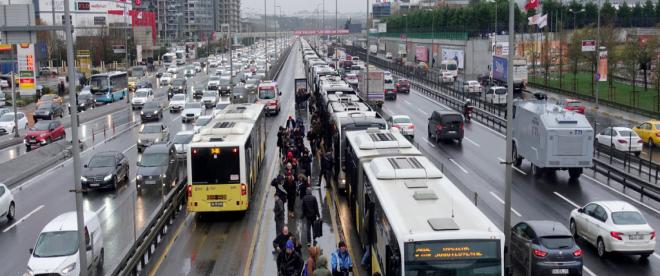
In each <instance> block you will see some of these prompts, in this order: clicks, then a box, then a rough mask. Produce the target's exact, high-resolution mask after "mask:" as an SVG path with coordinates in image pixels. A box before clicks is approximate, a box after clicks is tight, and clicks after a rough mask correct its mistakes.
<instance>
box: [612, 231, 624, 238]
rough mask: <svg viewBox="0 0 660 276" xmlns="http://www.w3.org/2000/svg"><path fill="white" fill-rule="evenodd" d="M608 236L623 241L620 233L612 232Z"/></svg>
mask: <svg viewBox="0 0 660 276" xmlns="http://www.w3.org/2000/svg"><path fill="white" fill-rule="evenodd" d="M610 236H612V238H615V239H617V240H623V238H622V237H621V236H623V233H621V232H614V231H612V232H610Z"/></svg>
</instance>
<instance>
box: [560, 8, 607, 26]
mask: <svg viewBox="0 0 660 276" xmlns="http://www.w3.org/2000/svg"><path fill="white" fill-rule="evenodd" d="M568 12H570V13H572V14H573V30H575V28H577V26H576V25H575V17H576V15H577V14H578V13H581V12H584V9H580V10H577V11H575V10H573V9H568ZM598 17H599V18H600V9H598ZM598 23H599V24H600V19H599V20H598Z"/></svg>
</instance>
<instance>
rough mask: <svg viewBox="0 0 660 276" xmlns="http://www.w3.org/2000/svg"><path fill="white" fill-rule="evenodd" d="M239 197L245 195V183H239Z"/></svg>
mask: <svg viewBox="0 0 660 276" xmlns="http://www.w3.org/2000/svg"><path fill="white" fill-rule="evenodd" d="M241 195H242V196H244V195H247V185H245V183H241Z"/></svg>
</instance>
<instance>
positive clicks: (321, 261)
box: [312, 255, 332, 276]
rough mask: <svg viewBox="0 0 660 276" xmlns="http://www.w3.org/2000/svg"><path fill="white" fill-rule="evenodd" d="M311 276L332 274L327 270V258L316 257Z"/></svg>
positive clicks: (329, 275) (330, 275)
mask: <svg viewBox="0 0 660 276" xmlns="http://www.w3.org/2000/svg"><path fill="white" fill-rule="evenodd" d="M312 276H332V273H330V270H329V269H328V257H326V256H324V255H321V256H319V257H318V260H317V262H316V269H315V270H314V273H312Z"/></svg>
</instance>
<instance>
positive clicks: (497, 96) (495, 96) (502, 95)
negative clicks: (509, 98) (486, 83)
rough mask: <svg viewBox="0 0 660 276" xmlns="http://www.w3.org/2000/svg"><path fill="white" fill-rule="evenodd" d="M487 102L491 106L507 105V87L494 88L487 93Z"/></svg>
mask: <svg viewBox="0 0 660 276" xmlns="http://www.w3.org/2000/svg"><path fill="white" fill-rule="evenodd" d="M485 97H486V102H487V103H491V104H506V87H504V86H492V87H490V88H488V90H487V91H486V95H485Z"/></svg>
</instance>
